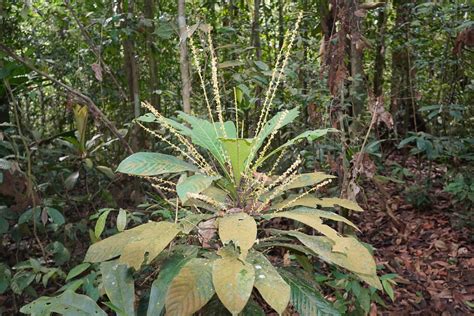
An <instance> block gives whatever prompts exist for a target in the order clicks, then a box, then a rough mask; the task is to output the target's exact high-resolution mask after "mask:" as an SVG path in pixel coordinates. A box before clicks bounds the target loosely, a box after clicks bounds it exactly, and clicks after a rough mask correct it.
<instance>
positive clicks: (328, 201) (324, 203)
mask: <svg viewBox="0 0 474 316" xmlns="http://www.w3.org/2000/svg"><path fill="white" fill-rule="evenodd" d="M317 204H318V205H320V206H321V207H334V206H335V205H339V206H342V207H344V208H347V209H349V210H352V211H356V212H363V211H364V210H363V209H362V208H361V207H360V206H359V205H358V204H357V203H356V202H354V201H351V200H346V199H340V198H323V199H320V200H319V201H317Z"/></svg>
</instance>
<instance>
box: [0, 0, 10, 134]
mask: <svg viewBox="0 0 474 316" xmlns="http://www.w3.org/2000/svg"><path fill="white" fill-rule="evenodd" d="M4 5H5V3H4V2H3V1H0V17H3V16H4V14H5V12H4V10H5V8H4ZM5 23H6V19H0V38H2V39H3V36H4V34H3V30H4V29H5V28H6V25H4V24H5ZM2 68H3V61H2V60H0V69H2ZM0 123H10V103H9V101H8V93H7V89H6V87H4V84H3V80H2V81H0ZM1 129H3V128H0V130H1Z"/></svg>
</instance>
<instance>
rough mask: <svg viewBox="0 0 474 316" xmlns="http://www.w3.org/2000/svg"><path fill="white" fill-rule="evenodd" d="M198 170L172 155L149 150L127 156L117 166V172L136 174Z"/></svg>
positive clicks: (154, 174)
mask: <svg viewBox="0 0 474 316" xmlns="http://www.w3.org/2000/svg"><path fill="white" fill-rule="evenodd" d="M198 170H199V169H198V168H197V167H196V166H194V165H192V164H189V163H187V162H185V161H182V160H180V159H178V158H176V157H174V156H170V155H165V154H159V153H149V152H141V153H136V154H133V155H131V156H128V157H127V158H125V160H123V161H122V162H121V163H120V165H119V166H118V168H117V172H121V173H126V174H131V175H136V176H157V175H160V174H164V173H177V172H183V171H194V172H196V171H198Z"/></svg>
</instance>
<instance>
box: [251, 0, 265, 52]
mask: <svg viewBox="0 0 474 316" xmlns="http://www.w3.org/2000/svg"><path fill="white" fill-rule="evenodd" d="M253 4H254V8H253V22H252V34H251V43H250V44H251V45H252V46H253V47H255V57H256V58H257V60H260V59H261V58H262V47H261V44H260V0H254V2H253Z"/></svg>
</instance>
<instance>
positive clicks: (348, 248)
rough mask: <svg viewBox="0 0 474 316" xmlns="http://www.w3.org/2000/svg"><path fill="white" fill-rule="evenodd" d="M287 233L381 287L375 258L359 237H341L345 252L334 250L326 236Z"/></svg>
mask: <svg viewBox="0 0 474 316" xmlns="http://www.w3.org/2000/svg"><path fill="white" fill-rule="evenodd" d="M286 234H287V235H289V236H293V237H296V238H297V239H298V240H299V241H301V243H302V244H303V245H305V246H306V247H308V248H309V249H311V250H312V251H313V252H314V253H315V254H316V255H317V256H318V257H319V258H321V259H322V260H324V261H326V262H328V263H332V264H336V265H338V266H340V267H343V268H345V269H347V270H349V271H351V272H354V273H356V274H357V275H362V276H365V278H364V279H363V280H364V281H366V282H368V283H369V284H370V285H372V286H373V287H375V288H378V289H381V285H380V281H378V278H377V272H376V265H375V261H374V258H373V257H372V254H371V253H370V252H369V250H368V249H367V248H366V247H364V245H362V244H361V243H360V242H359V241H358V240H357V239H355V238H353V237H340V240H339V241H338V242H339V244H342V245H343V246H344V248H343V249H344V252H335V251H333V243H332V241H331V240H329V239H328V238H326V237H323V236H309V235H306V234H303V233H300V232H296V231H289V232H287V233H286Z"/></svg>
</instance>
